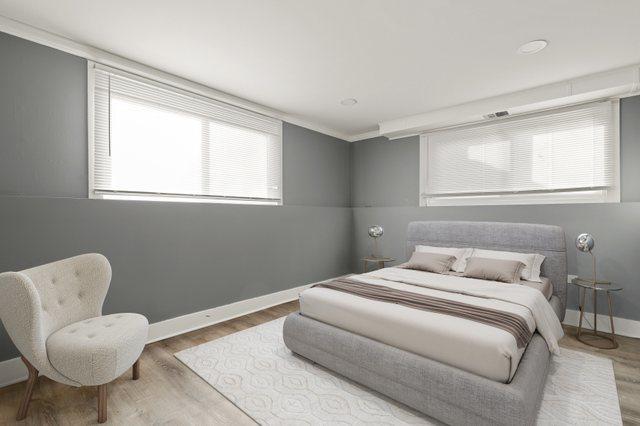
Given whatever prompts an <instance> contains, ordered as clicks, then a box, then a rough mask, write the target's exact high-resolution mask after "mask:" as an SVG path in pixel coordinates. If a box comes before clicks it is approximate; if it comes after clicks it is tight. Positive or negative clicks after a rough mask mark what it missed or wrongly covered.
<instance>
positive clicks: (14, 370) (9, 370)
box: [0, 358, 27, 388]
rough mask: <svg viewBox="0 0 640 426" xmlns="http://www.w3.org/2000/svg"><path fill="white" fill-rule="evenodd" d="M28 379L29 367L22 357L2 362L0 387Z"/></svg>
mask: <svg viewBox="0 0 640 426" xmlns="http://www.w3.org/2000/svg"><path fill="white" fill-rule="evenodd" d="M25 380H27V367H25V366H24V364H23V363H22V360H21V359H20V358H12V359H8V360H6V361H2V362H0V388H2V387H5V386H9V385H12V384H14V383H18V382H23V381H25Z"/></svg>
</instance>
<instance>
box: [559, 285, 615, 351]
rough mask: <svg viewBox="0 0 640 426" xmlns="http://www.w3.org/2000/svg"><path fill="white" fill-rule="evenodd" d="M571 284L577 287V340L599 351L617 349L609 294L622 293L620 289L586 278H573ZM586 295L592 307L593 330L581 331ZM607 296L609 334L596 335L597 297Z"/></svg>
mask: <svg viewBox="0 0 640 426" xmlns="http://www.w3.org/2000/svg"><path fill="white" fill-rule="evenodd" d="M571 284H573V285H575V286H577V287H578V291H579V300H578V305H579V307H580V321H579V322H578V336H577V339H578V340H579V341H581V342H582V343H584V344H585V345H589V346H593V347H595V348H599V349H615V348H617V347H618V342H616V331H615V328H614V327H613V312H612V307H611V293H612V292H614V291H622V287H616V286H612V285H611V283H610V282H609V281H596V282H595V283H594V281H593V280H590V279H586V278H580V277H578V278H574V279H573V280H572V281H571ZM587 293H590V294H591V299H592V305H593V330H591V331H585V330H582V319H583V318H584V312H585V299H586V296H587ZM600 294H604V295H605V296H607V305H608V307H609V323H610V324H611V333H610V334H609V333H603V332H602V331H601V332H600V333H598V295H600Z"/></svg>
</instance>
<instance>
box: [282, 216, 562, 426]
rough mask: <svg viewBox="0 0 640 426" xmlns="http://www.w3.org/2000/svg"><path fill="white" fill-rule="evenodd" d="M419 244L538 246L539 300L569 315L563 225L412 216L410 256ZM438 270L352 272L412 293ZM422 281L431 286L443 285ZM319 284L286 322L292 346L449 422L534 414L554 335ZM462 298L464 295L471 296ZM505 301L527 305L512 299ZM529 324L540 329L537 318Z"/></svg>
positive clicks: (512, 420) (527, 419) (519, 420)
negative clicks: (519, 342) (526, 337)
mask: <svg viewBox="0 0 640 426" xmlns="http://www.w3.org/2000/svg"><path fill="white" fill-rule="evenodd" d="M416 245H430V246H440V247H474V248H482V249H489V250H501V251H513V252H526V253H534V252H535V253H540V254H542V255H544V256H545V260H544V262H543V264H542V267H541V272H542V275H544V276H545V277H547V278H548V279H549V281H550V283H551V286H552V294H551V297H550V298H549V299H548V302H547V300H546V299H545V298H543V299H542V300H543V301H544V303H545V304H548V306H546V308H549V307H551V308H552V312H553V311H555V314H556V315H557V317H558V318H559V319H560V320H562V319H563V317H564V311H565V307H566V282H567V275H566V274H567V273H566V248H565V240H564V232H563V231H562V229H561V228H559V227H556V226H548V225H536V224H513V223H492V222H412V223H410V224H409V227H408V233H407V254H408V255H410V254H411V253H413V251H414V248H415V246H416ZM432 278H433V277H429V273H426V272H416V271H405V270H402V269H397V268H385V270H382V271H378V272H372V273H369V274H364V275H360V276H356V277H355V279H356V280H361V281H363V282H367V283H371V284H375V283H376V280H384V282H385V284H386V285H387V286H389V285H390V286H392V287H393V288H394V289H395V288H397V289H403V288H405V287H404V286H409V287H411V288H412V289H413V290H412V291H414V292H415V291H416V286H415V284H419V283H418V282H414V281H415V280H423V279H424V280H425V281H427V282H429V281H431V280H432ZM390 280H391V281H390ZM443 280H444V282H445V283H446V285H466V284H467V283H466V282H464V280H469V278H460V277H456V276H450V277H442V276H440V277H439V282H441V281H443ZM460 280H462V281H460ZM394 281H395V282H394ZM480 284H481V283H480ZM409 287H406V288H409ZM417 288H419V290H418V291H419V292H421V293H425V294H430V293H431V292H433V291H437V289H434V288H423V287H417ZM320 290H322V289H316V288H314V289H310V290H306V291H305V292H303V293H302V294H301V299H300V301H301V312H298V313H294V314H291V315H290V316H289V317H288V318H287V320H286V321H285V325H284V330H283V335H284V340H285V343H286V345H287V347H288V348H289V349H291V350H292V351H293V352H295V353H297V354H299V355H301V356H303V357H305V358H308V359H310V360H312V361H314V362H317V363H318V364H320V365H323V366H324V367H327V368H329V369H331V370H333V371H336V372H338V373H340V374H342V375H344V376H346V377H349V378H350V379H352V380H354V381H356V382H359V383H361V384H363V385H366V386H368V387H370V388H372V389H374V390H377V391H379V392H381V393H383V394H385V395H387V396H389V397H391V398H393V399H396V400H398V401H400V402H403V403H405V404H407V405H409V406H410V407H413V408H415V409H417V410H419V411H421V412H424V413H425V414H428V415H429V416H432V417H434V418H436V419H439V420H441V421H444V422H446V423H450V424H523V423H524V424H532V423H533V422H534V421H535V416H536V413H537V408H538V406H539V403H540V399H541V392H542V389H543V387H544V383H545V379H546V375H547V369H548V366H549V360H550V353H549V346H548V344H547V342H549V340H548V339H547V341H545V338H543V336H542V335H541V334H539V333H538V332H536V333H534V334H533V336H532V337H531V340H530V341H529V342H528V344H527V345H526V346H524V347H521V348H518V347H516V346H515V345H514V343H513V342H514V340H513V339H512V338H509V335H508V334H505V332H501V331H502V330H497V329H494V328H492V327H489V326H487V325H484V324H479V323H475V322H471V321H468V320H462V319H460V318H456V317H451V316H445V317H443V316H442V315H441V314H437V313H435V314H434V313H430V312H424V311H416V310H411V309H410V308H406V307H402V306H397V305H393V304H390V303H384V302H376V301H371V300H366V299H362V298H358V297H357V296H352V295H349V294H341V293H337V292H330V291H320ZM541 294H542V293H541ZM456 297H458V298H461V301H464V299H465V298H467V297H473V296H471V295H469V294H461V295H456ZM483 303H484V302H483ZM486 303H490V304H498V305H499V304H500V303H504V302H503V301H500V300H488V301H487V302H486ZM500 308H501V309H512V310H513V309H516V310H517V309H519V308H520V309H522V308H523V307H518V306H515V305H513V304H509V306H507V305H505V306H501V307H500ZM525 309H526V308H525ZM549 310H550V309H549ZM520 314H522V316H523V317H525V318H526V315H525V314H526V313H524V312H520ZM551 315H553V313H552V314H551ZM554 320H555V318H554ZM532 322H533V324H532ZM527 325H528V326H529V327H532V328H533V330H535V329H536V322H535V321H533V320H531V319H527ZM533 330H532V331H533ZM542 334H545V333H542ZM478 336H481V338H478Z"/></svg>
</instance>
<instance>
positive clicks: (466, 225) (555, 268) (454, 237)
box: [407, 222, 567, 312]
mask: <svg viewBox="0 0 640 426" xmlns="http://www.w3.org/2000/svg"><path fill="white" fill-rule="evenodd" d="M416 245H430V246H437V247H476V248H483V249H489V250H502V251H515V252H521V253H540V254H542V255H544V256H545V260H544V262H542V268H541V275H542V276H545V277H547V278H549V280H551V283H552V284H553V294H555V295H556V296H558V298H559V299H560V301H561V302H562V312H564V310H565V309H566V306H567V248H566V245H565V239H564V231H563V230H562V228H560V227H559V226H552V225H538V224H532V223H501V222H411V223H409V227H408V229H407V256H410V255H411V253H413V251H414V248H415V246H416Z"/></svg>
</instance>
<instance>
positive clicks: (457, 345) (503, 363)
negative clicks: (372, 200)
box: [300, 268, 562, 382]
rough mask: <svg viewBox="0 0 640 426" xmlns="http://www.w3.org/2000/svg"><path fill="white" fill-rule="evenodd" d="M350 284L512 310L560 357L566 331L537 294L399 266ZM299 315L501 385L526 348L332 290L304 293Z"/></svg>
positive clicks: (500, 334) (456, 321)
mask: <svg viewBox="0 0 640 426" xmlns="http://www.w3.org/2000/svg"><path fill="white" fill-rule="evenodd" d="M350 278H351V279H355V280H358V281H361V282H365V283H368V284H372V285H384V286H387V287H393V288H397V289H400V290H406V291H412V292H415V293H421V294H426V295H430V296H435V297H441V298H446V299H450V300H456V301H460V302H463V303H469V304H473V305H476V306H483V307H489V308H494V309H499V310H503V311H508V312H513V313H515V314H518V315H520V316H521V317H523V318H525V320H526V321H527V324H528V326H529V329H530V330H531V331H534V330H536V329H538V331H539V332H540V334H542V336H543V337H544V338H545V340H546V341H547V344H548V345H549V348H550V350H551V351H552V352H557V351H558V345H557V340H558V339H559V338H561V337H562V327H561V325H560V322H559V321H558V318H557V316H556V315H555V313H554V312H553V309H552V308H551V306H550V305H549V303H548V302H547V300H546V299H545V297H544V296H543V295H542V293H541V292H540V291H539V290H537V289H534V288H530V287H526V286H519V285H514V284H504V283H497V282H493V281H483V280H476V279H471V278H463V277H458V276H452V275H440V274H433V273H429V272H423V271H414V270H407V269H400V268H385V269H381V270H378V271H373V272H370V273H367V274H362V275H353V276H351V277H350ZM543 303H544V304H543ZM545 305H546V306H545ZM300 311H301V312H302V314H304V315H306V316H308V317H310V318H314V319H316V320H318V321H322V322H325V323H327V324H331V325H334V326H336V327H339V328H342V329H344V330H348V331H351V332H353V333H356V334H360V335H362V336H366V337H369V338H372V339H374V340H377V341H380V342H383V343H386V344H389V345H392V346H395V347H398V348H400V349H404V350H406V351H409V352H413V353H416V354H418V355H422V356H425V357H427V358H430V359H433V360H436V361H440V362H443V363H445V364H449V365H451V366H454V367H457V368H460V369H463V370H466V371H469V372H471V373H475V374H478V375H480V376H483V377H486V378H489V379H491V380H496V381H500V382H508V381H509V380H510V379H511V378H512V377H513V374H514V373H515V371H516V369H517V366H518V363H519V362H520V358H521V357H522V354H523V352H524V348H522V349H518V347H517V344H516V340H515V338H514V337H513V335H511V334H510V333H509V332H507V331H504V330H502V329H499V328H496V327H492V326H490V325H486V324H482V323H479V322H476V321H472V320H467V319H463V318H458V317H455V316H451V315H444V314H438V313H433V312H428V311H423V310H418V309H413V308H409V307H405V306H401V305H396V304H391V303H386V302H379V301H374V300H370V299H365V298H362V297H359V296H355V295H351V294H348V293H344V292H339V291H335V290H331V289H327V288H311V289H308V290H305V291H304V292H302V293H301V294H300Z"/></svg>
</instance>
